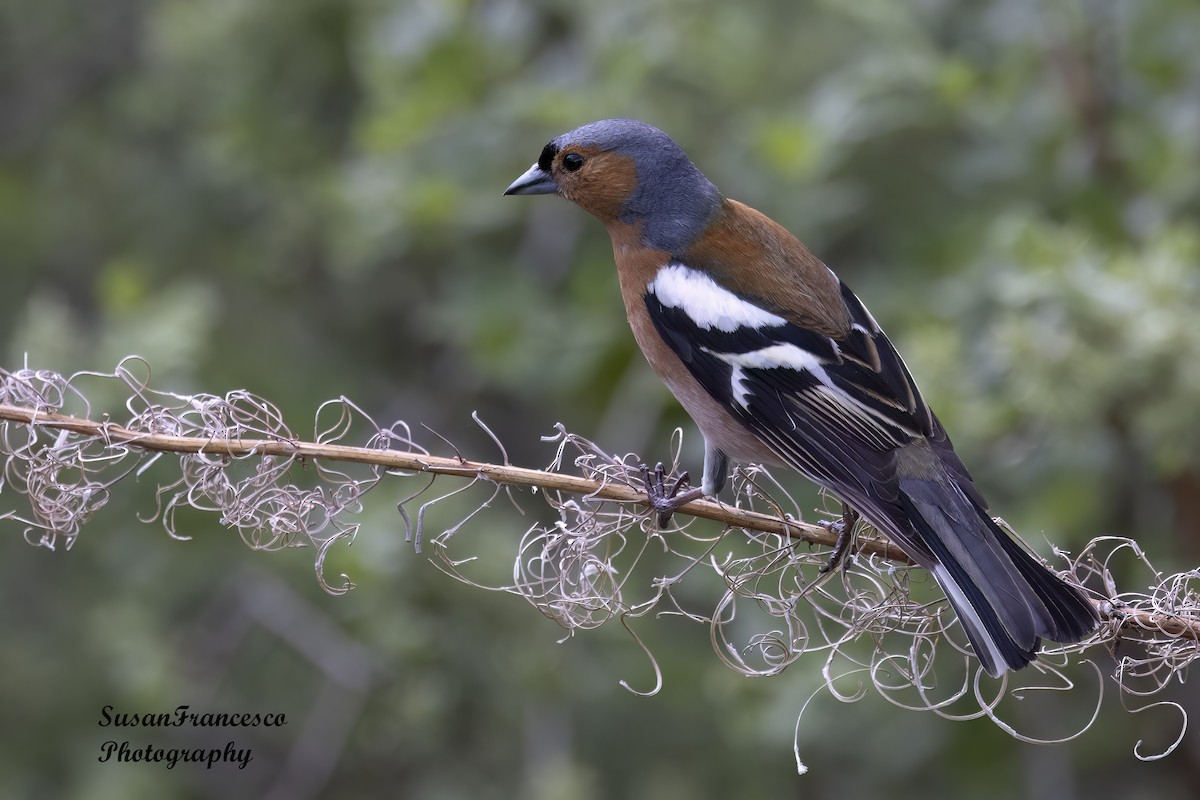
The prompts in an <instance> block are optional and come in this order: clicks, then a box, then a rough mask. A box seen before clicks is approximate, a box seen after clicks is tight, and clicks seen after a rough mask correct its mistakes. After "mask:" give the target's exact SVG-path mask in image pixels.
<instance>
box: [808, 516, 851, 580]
mask: <svg viewBox="0 0 1200 800" xmlns="http://www.w3.org/2000/svg"><path fill="white" fill-rule="evenodd" d="M858 520H859V516H858V512H857V511H855V510H854V509H853V508H851V507H850V506H842V518H841V519H840V520H838V521H837V522H831V521H829V520H822V521H821V522H818V523H817V524H818V525H820V526H821V527H822V528H824V529H825V530H827V531H831V532H834V533H836V534H837V541H836V542H834V545H833V552H831V553H830V554H829V561H827V562H826V563H825V565H824V566H822V567H821V569H820V570H819V572H820V573H821V574H822V575H824V574H825V573H826V572H832V571H833V570H835V569H837V568H838V566H840V565H841V564H842V563H844V562H845V560H846V553H848V552H850V545H851V544H853V543H854V525H855V523H856V522H858Z"/></svg>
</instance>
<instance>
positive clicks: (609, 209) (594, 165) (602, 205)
mask: <svg viewBox="0 0 1200 800" xmlns="http://www.w3.org/2000/svg"><path fill="white" fill-rule="evenodd" d="M575 152H577V153H579V154H580V155H581V156H583V157H584V159H585V163H584V167H583V169H581V170H579V171H578V172H564V173H562V174H560V175H559V176H558V185H559V192H560V193H561V194H562V196H563V197H565V198H566V199H568V200H570V201H571V202H573V203H575V204H576V205H578V206H579V207H580V208H582V209H583V210H584V211H587V212H588V213H589V214H591V215H592V216H594V217H596V218H597V219H599V220H600V221H601V222H603V223H604V224H605V225H609V224H611V223H614V222H616V221H617V219H618V218H619V217H620V216H621V209H622V208H624V207H625V203H626V202H627V201H628V200H629V197H630V195H632V194H633V193H634V191H636V189H637V168H636V167H635V166H634V163H633V159H632V158H629V157H628V156H622V155H617V154H615V153H606V152H603V151H599V150H589V149H583V148H581V149H577V150H575Z"/></svg>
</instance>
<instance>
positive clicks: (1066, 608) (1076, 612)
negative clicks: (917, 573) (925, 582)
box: [891, 479, 1099, 677]
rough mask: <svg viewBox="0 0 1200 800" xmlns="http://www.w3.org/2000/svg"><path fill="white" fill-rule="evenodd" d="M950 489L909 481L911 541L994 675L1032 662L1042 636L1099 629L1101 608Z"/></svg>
mask: <svg viewBox="0 0 1200 800" xmlns="http://www.w3.org/2000/svg"><path fill="white" fill-rule="evenodd" d="M946 484H947V482H945V481H929V480H920V479H915V480H914V479H903V480H901V481H900V496H899V498H898V505H899V506H900V508H901V509H902V510H903V512H904V516H905V517H907V519H906V520H905V521H906V522H907V523H908V526H907V527H909V531H908V534H909V536H910V537H912V538H913V539H914V540H915V541H916V542H917V543H919V544H922V545H924V546H925V548H927V550H928V552H929V553H931V554H932V555H933V558H934V561H933V563H932V564H925V565H924V566H926V567H928V568H929V570H930V572H931V573H932V574H933V577H934V578H935V579H936V580H937V582H938V584H939V585H940V586H941V587H942V590H943V591H944V592H945V593H946V597H947V598H948V599H949V600H950V604H951V605H952V606H953V607H954V611H955V613H957V614H958V619H959V621H960V622H962V626H963V629H964V630H965V631H966V632H967V638H968V639H969V640H970V641H971V646H972V647H974V648H975V653H976V655H977V656H978V657H979V660H980V661H981V662H982V663H983V668H984V669H985V670H987V673H988V674H989V675H992V676H993V677H995V676H998V675H1000V673H1002V672H1003V671H1004V670H1005V669H1014V670H1015V669H1020V668H1021V667H1024V666H1025V665H1026V664H1028V663H1029V662H1031V661H1033V659H1034V658H1035V657H1036V654H1037V649H1038V646H1039V645H1040V644H1041V640H1042V639H1043V638H1044V639H1050V640H1052V641H1055V642H1063V643H1070V642H1078V641H1081V640H1083V639H1084V638H1085V637H1087V636H1088V634H1090V633H1091V632H1092V631H1094V630H1095V629H1096V626H1097V625H1098V624H1099V617H1098V615H1097V613H1096V609H1095V607H1094V606H1093V605H1092V603H1091V602H1089V601H1088V599H1087V598H1086V597H1085V596H1084V595H1083V592H1082V591H1081V590H1080V589H1078V588H1076V587H1074V586H1070V585H1068V584H1067V583H1065V582H1063V581H1062V580H1061V579H1060V578H1059V577H1058V576H1056V575H1054V574H1053V573H1051V572H1050V570H1048V569H1046V568H1045V567H1044V566H1042V565H1041V564H1040V563H1038V561H1037V560H1035V559H1034V558H1033V556H1031V555H1030V554H1029V553H1028V552H1026V551H1025V549H1024V548H1023V547H1022V546H1021V545H1020V544H1019V543H1018V542H1016V541H1014V540H1013V538H1012V537H1011V536H1009V535H1008V534H1007V533H1006V532H1004V531H1003V530H1001V529H1000V527H999V526H998V525H997V524H996V523H995V522H994V521H992V518H991V517H990V516H989V515H988V513H987V511H986V510H984V509H983V508H982V507H981V506H980V505H979V504H978V503H977V502H976V501H975V500H974V499H972V498H971V497H968V496H967V495H966V494H965V493H964V492H962V491H961V489H959V488H958V487H957V486H956V485H955V484H954V482H952V481H951V482H950V488H951V491H950V492H947V488H948V487H947V485H946ZM891 521H892V522H893V523H897V522H900V520H896V519H893V520H891ZM913 555H915V554H913ZM920 560H921V559H920V558H918V561H920Z"/></svg>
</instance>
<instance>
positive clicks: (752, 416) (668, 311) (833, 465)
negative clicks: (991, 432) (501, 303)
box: [504, 119, 1099, 677]
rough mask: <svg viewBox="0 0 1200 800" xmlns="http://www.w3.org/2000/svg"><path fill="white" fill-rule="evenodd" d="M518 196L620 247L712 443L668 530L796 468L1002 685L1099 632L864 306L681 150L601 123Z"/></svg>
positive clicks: (677, 387)
mask: <svg viewBox="0 0 1200 800" xmlns="http://www.w3.org/2000/svg"><path fill="white" fill-rule="evenodd" d="M504 194H505V195H538V194H556V195H559V196H560V197H562V198H565V199H566V200H569V201H571V202H573V203H575V204H576V205H577V206H579V207H580V208H582V209H583V210H584V211H587V212H588V213H590V214H591V215H592V216H594V217H596V218H597V219H599V220H600V222H601V223H603V224H604V226H605V227H606V228H607V230H608V234H609V236H610V238H611V240H612V247H613V255H614V260H615V262H616V267H617V276H618V281H619V283H620V289H621V297H622V300H623V301H624V305H625V310H626V313H627V315H628V318H629V325H630V327H631V328H632V331H633V335H634V338H635V339H636V341H637V344H638V345H639V346H640V348H641V350H642V352H643V353H644V355H645V357H646V360H647V361H648V362H649V364H650V366H651V368H652V369H653V370H654V372H655V373H657V375H658V376H659V378H661V379H662V381H663V382H664V383H665V384H666V386H667V388H668V389H669V390H670V391H671V393H672V394H673V395H674V396H675V398H676V399H677V400H678V401H679V403H680V404H681V405H682V406H683V408H684V410H685V411H687V413H688V415H689V416H690V417H691V418H692V420H693V421H694V422H695V423H696V425H697V427H698V428H699V430H700V432H701V434H702V435H703V437H704V465H703V475H702V480H701V483H700V486H699V487H696V488H693V489H690V490H687V491H683V492H681V491H680V489H681V488H682V486H681V482H680V481H677V482H676V484H675V486H674V487H673V488H671V489H670V490H669V491H668V490H666V489H665V488H664V487H663V485H662V470H661V466H660V467H659V470H658V474H657V477H658V480H657V482H656V481H654V480H652V479H649V476H647V490H648V495H649V498H650V500H651V504H652V505H653V506H654V508H656V509H657V510H659V511H660V513H661V517H662V518H665V519H669V515H670V514H671V512H673V511H675V510H677V509H678V508H679V507H680V506H681V505H683V504H685V503H686V502H690V501H691V500H693V499H696V498H698V497H701V496H704V497H711V498H716V497H717V495H718V494H719V492H720V491H721V489H722V488H723V486H724V485H725V482H726V480H727V473H728V469H729V465H730V461H735V462H739V463H756V464H765V465H770V466H782V467H788V468H791V469H794V470H795V471H797V472H799V473H800V474H802V475H803V476H805V477H806V478H808V479H809V480H810V481H812V482H814V483H816V484H817V485H818V486H821V487H823V488H824V489H826V490H827V491H829V492H831V493H833V494H834V495H835V496H837V497H838V498H839V499H840V500H841V501H842V503H843V504H844V508H846V509H847V516H846V518H845V522H847V523H849V522H851V521H852V520H853V517H852V516H851V514H853V513H857V514H859V515H861V516H862V518H864V519H865V520H866V521H867V522H869V523H870V524H871V525H872V526H873V527H874V528H876V529H877V530H878V531H880V532H882V533H883V534H884V535H885V536H886V537H887V538H888V539H890V540H891V541H892V542H894V543H895V544H896V545H897V546H898V547H899V548H900V549H901V550H902V551H904V553H905V554H906V555H908V556H909V558H911V559H912V561H914V562H915V563H917V564H918V565H920V566H921V567H923V568H925V569H926V570H928V571H929V573H930V574H931V575H932V576H933V578H934V580H935V581H936V582H937V583H938V585H939V586H940V587H941V589H942V590H943V592H944V593H945V595H946V598H947V599H948V600H949V603H950V606H951V607H952V608H953V610H954V612H955V614H956V615H957V617H958V619H959V621H960V622H961V624H962V627H963V629H964V631H965V632H966V635H967V639H968V640H969V642H970V644H971V647H972V649H973V650H974V653H975V655H976V657H977V658H978V659H979V661H980V663H981V665H982V667H983V669H984V670H985V671H986V672H987V673H988V674H989V675H991V676H992V677H1000V676H1001V675H1002V674H1004V673H1005V672H1006V671H1010V670H1018V669H1021V668H1023V667H1025V666H1027V665H1028V664H1030V663H1032V662H1033V661H1034V660H1035V659H1036V658H1037V652H1038V650H1039V648H1040V646H1041V642H1042V640H1043V639H1046V640H1051V641H1055V642H1060V643H1076V642H1081V641H1083V640H1084V639H1086V638H1087V637H1088V636H1089V635H1090V634H1091V633H1092V632H1093V631H1094V630H1095V629H1096V628H1097V626H1098V624H1099V617H1098V614H1097V610H1096V608H1095V606H1094V605H1093V604H1092V603H1091V602H1090V601H1089V599H1088V597H1087V596H1086V594H1085V593H1084V591H1083V589H1082V588H1081V587H1078V586H1075V585H1072V584H1069V583H1067V582H1066V581H1065V580H1064V579H1063V578H1061V577H1059V576H1058V575H1056V574H1055V573H1053V572H1051V571H1050V570H1049V569H1048V568H1047V567H1046V566H1044V565H1043V564H1042V563H1041V562H1040V561H1039V560H1038V559H1036V558H1035V557H1034V556H1033V555H1031V554H1030V552H1029V551H1027V550H1026V549H1025V547H1024V546H1023V545H1022V544H1021V543H1018V542H1017V541H1016V540H1015V539H1014V538H1013V537H1012V536H1010V535H1009V534H1008V533H1007V532H1006V531H1005V530H1003V529H1002V528H1001V527H1000V525H999V524H998V523H997V522H996V521H995V520H994V519H993V518H992V516H991V515H990V512H989V511H988V504H987V502H986V501H985V499H984V497H983V495H982V494H981V493H980V491H979V489H978V487H976V485H975V482H974V480H973V479H972V477H971V475H970V473H969V472H968V471H967V468H966V466H965V465H964V464H963V462H962V460H961V459H960V458H959V457H958V455H957V454H956V453H955V451H954V447H953V445H952V444H951V441H950V438H949V436H948V435H947V433H946V430H945V428H944V427H943V426H942V423H941V422H940V421H939V420H938V418H937V416H935V415H934V413H933V411H932V410H930V408H929V406H928V405H927V404H926V402H925V399H924V398H923V397H922V395H921V392H920V390H919V389H918V388H917V384H916V382H915V381H914V380H913V377H912V375H911V374H910V373H909V370H908V367H907V366H906V365H905V363H904V361H903V360H902V359H901V357H900V354H899V353H898V352H897V351H896V348H895V347H894V346H893V345H892V342H891V341H890V340H889V339H888V337H887V336H886V335H885V333H884V331H883V329H882V328H881V327H880V326H879V323H878V322H876V321H875V318H874V317H873V316H872V315H871V313H870V312H869V311H868V310H867V307H866V306H865V305H864V304H863V303H862V301H861V300H859V298H858V297H857V296H856V295H855V294H854V293H853V292H852V291H851V290H850V289H849V288H848V287H847V286H846V284H845V283H844V282H843V281H842V280H841V279H840V278H838V276H837V275H836V274H835V273H834V272H833V271H832V270H831V269H830V268H829V267H828V266H826V265H825V264H824V263H823V262H822V261H821V260H820V259H819V258H817V257H816V256H815V255H813V254H812V253H811V252H810V251H809V250H808V249H807V248H806V247H805V246H804V245H803V244H802V243H801V242H800V241H799V239H797V238H796V237H795V236H794V235H792V234H791V233H790V232H789V231H788V230H787V229H785V228H784V227H783V226H782V225H780V224H779V223H777V222H775V221H774V220H772V219H770V218H769V217H767V216H766V215H765V214H763V213H761V212H759V211H757V210H755V209H753V208H751V207H750V206H748V205H745V204H743V203H741V202H739V201H737V200H733V199H729V198H727V197H725V196H724V195H723V194H722V193H721V192H720V191H719V190H718V189H717V187H716V186H715V185H714V184H713V183H712V181H710V180H709V179H708V178H707V177H706V176H705V175H704V173H703V172H701V171H700V169H699V168H698V167H697V166H696V165H695V164H694V163H692V161H691V160H690V159H689V158H688V156H687V155H686V154H685V152H684V150H683V149H682V148H681V147H680V146H679V144H678V143H677V142H676V141H675V140H674V139H672V138H671V137H670V136H669V135H667V134H666V133H664V132H663V131H661V130H659V129H658V128H656V127H654V126H652V125H650V124H648V123H645V122H641V121H638V120H632V119H605V120H599V121H596V122H591V123H589V124H586V125H583V126H581V127H578V128H576V129H574V130H572V131H569V132H567V133H563V134H561V135H559V136H557V137H555V138H554V139H551V140H550V142H549V143H548V144H546V146H545V147H544V148H543V149H542V151H541V153H540V155H539V156H538V159H537V161H536V162H534V164H533V165H532V166H531V167H529V169H528V170H526V171H525V172H524V173H523V174H522V175H521V176H520V177H518V178H517V179H516V180H515V181H513V182H512V183H511V184H510V185H509V186H508V188H507V189H506V190H505V192H504ZM643 471H644V472H645V470H643ZM847 533H848V528H847V527H846V526H843V527H842V531H841V535H846V534H847Z"/></svg>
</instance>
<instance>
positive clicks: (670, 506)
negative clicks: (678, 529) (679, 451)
mask: <svg viewBox="0 0 1200 800" xmlns="http://www.w3.org/2000/svg"><path fill="white" fill-rule="evenodd" d="M666 478H667V474H666V470H664V469H663V465H662V463H661V462H660V463H659V464H657V465H656V466H655V467H654V474H653V475H651V474H650V468H649V467H647V466H646V465H645V464H642V484H643V485H644V486H645V487H646V497H647V499H649V501H650V507H651V508H652V509H654V510H655V511H656V512H658V527H659V528H665V527H667V525H669V524H671V517H672V516H673V515H674V514H675V512H676V511H678V510H679V509H680V507H682V506H685V505H687V504H688V503H690V502H692V501H693V500H699V499H700V498H701V497H703V496H704V490H703V489H699V488H697V489H689V488H688V487H689V486H690V485H691V478H689V477H688V474H687V472H683V473H680V475H679V477H678V478H676V479H675V482H674V483H672V484H671V486H670V488H668V487H667V480H666Z"/></svg>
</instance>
